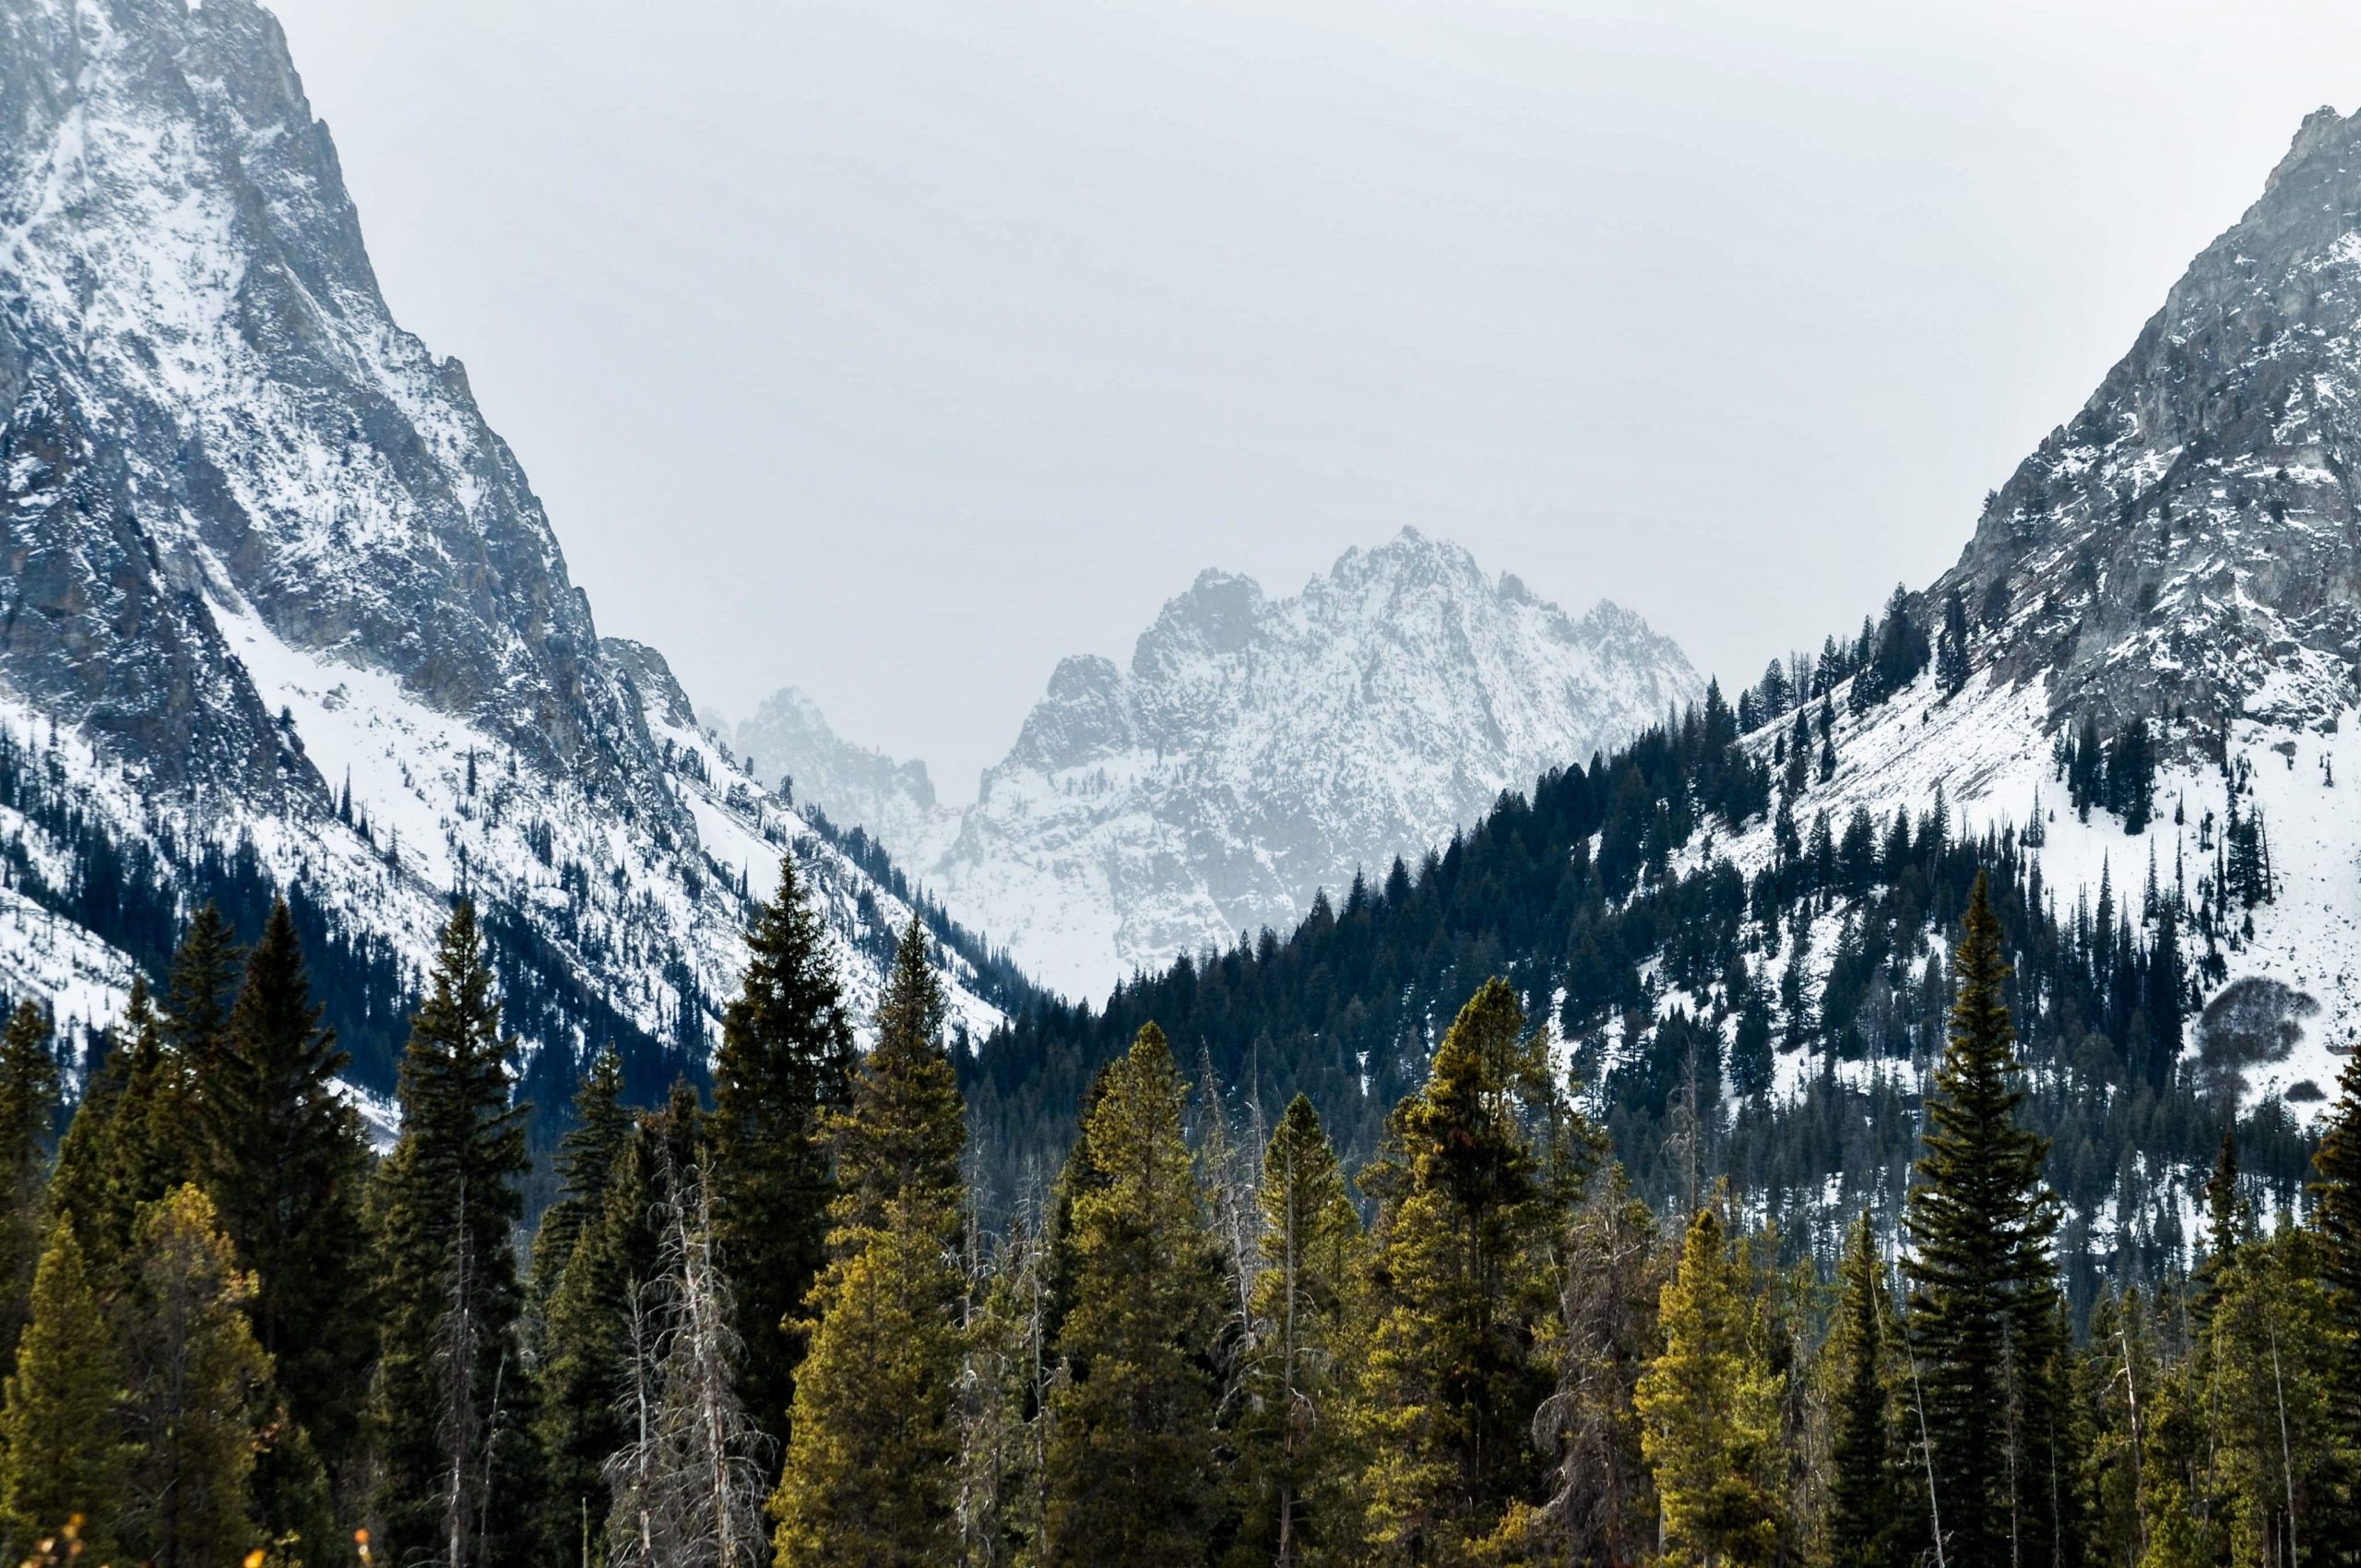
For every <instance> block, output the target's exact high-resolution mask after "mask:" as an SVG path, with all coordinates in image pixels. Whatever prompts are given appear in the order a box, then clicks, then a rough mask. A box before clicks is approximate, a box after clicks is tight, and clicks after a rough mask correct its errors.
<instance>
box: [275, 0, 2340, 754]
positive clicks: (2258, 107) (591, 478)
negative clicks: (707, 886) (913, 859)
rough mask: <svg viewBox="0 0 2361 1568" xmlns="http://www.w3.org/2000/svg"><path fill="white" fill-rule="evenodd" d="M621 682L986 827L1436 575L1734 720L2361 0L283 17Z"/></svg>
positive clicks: (1938, 497)
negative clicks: (814, 723) (1449, 574)
mask: <svg viewBox="0 0 2361 1568" xmlns="http://www.w3.org/2000/svg"><path fill="white" fill-rule="evenodd" d="M277 8H278V10H279V15H280V17H281V18H282V19H283V20H284V22H285V24H286V26H287V30H288V32H289V34H290V37H291V42H292V43H293V47H294V52H295V58H296V62H297V65H298V66H299V67H300V68H301V70H302V72H303V77H304V82H305V86H306V88H307V89H308V90H309V92H310V95H311V99H312V103H313V107H314V112H315V113H319V114H320V115H321V116H322V117H323V118H325V119H326V121H327V122H328V125H330V127H331V128H332V130H333V131H334V134H335V137H336V141H337V146H338V150H339V152H340V154H341V156H342V159H343V162H344V169H345V173H346V177H347V179H348V181H349V182H350V186H351V188H352V192H353V195H354V196H355V199H356V200H357V201H358V202H359V203H360V207H361V212H362V224H363V227H364V230H365V232H366V234H367V237H368V241H369V247H370V251H371V253H372V255H374V258H375V261H376V265H377V269H378V273H379V276H380V278H381V279H382V280H383V282H384V285H385V291H386V297H387V299H388V300H389V302H390V303H391V304H392V306H393V309H394V312H395V314H396V315H397V317H398V318H399V319H400V320H401V321H402V322H403V323H404V324H405V325H406V326H408V327H410V328H411V329H412V330H414V331H416V332H418V333H420V334H421V335H422V336H423V337H424V338H425V339H426V340H427V342H428V343H429V344H430V345H431V346H432V347H433V349H434V350H436V351H437V352H440V353H444V354H452V355H457V357H459V358H460V359H462V360H464V361H465V362H467V365H468V369H469V374H470V377H471V378H472V380H473V383H474V386H475V390H476V394H477V397H478V398H479V399H480V400H481V403H482V406H483V409H484V411H485V413H486V415H487V416H488V417H489V418H490V420H491V421H492V424H493V426H494V427H495V428H496V429H498V430H499V431H501V432H502V433H503V434H504V435H505V436H506V437H507V438H508V440H509V442H510V443H511V444H512V445H514V446H515V448H516V452H517V454H518V456H519V457H521V458H522V460H523V462H524V464H525V467H526V469H527V471H528V473H529V474H530V475H531V476H532V479H533V481H534V483H535V486H536V488H537V489H538V490H539V491H540V494H541V496H542V499H543V500H544V501H545V502H546V503H547V505H548V506H549V510H550V515H551V517H552V521H553V522H554V524H555V526H556V529H557V532H558V535H559V538H560V540H562V542H563V543H564V547H565V550H566V553H567V556H568V558H569V559H570V561H571V562H572V564H573V570H574V576H575V580H576V581H577V582H579V583H581V584H583V585H584V586H585V587H586V588H587V589H588V590H589V592H590V595H591V599H592V602H593V605H594V608H595V610H596V612H597V615H598V618H599V625H600V627H601V629H602V630H604V631H607V632H609V633H620V634H623V635H625V636H636V637H642V638H646V639H647V640H649V641H652V642H654V643H656V644H658V646H659V647H662V648H663V649H664V651H665V652H666V653H667V654H668V655H669V656H670V659H671V660H672V663H673V665H674V668H675V669H676V670H677V671H679V673H680V674H681V676H682V680H683V681H684V682H685V683H687V684H688V686H689V688H690V690H691V692H692V694H693V695H695V696H696V697H697V698H698V700H699V701H701V702H706V703H711V704H714V705H717V706H718V707H722V708H723V709H724V710H725V711H729V712H731V713H733V714H741V715H742V714H743V713H745V712H746V711H748V710H749V709H751V707H753V704H754V703H755V702H756V701H758V700H759V699H760V698H761V697H762V696H763V695H765V694H766V693H767V692H769V691H770V690H772V689H774V688H776V687H777V686H779V685H782V684H788V683H793V684H798V685H801V686H802V687H804V688H805V689H806V690H807V691H809V692H811V693H812V694H813V695H814V696H815V697H816V698H817V699H818V700H819V702H820V703H821V704H822V706H823V707H825V709H826V710H827V712H828V713H829V715H830V717H831V718H832V719H833V720H834V721H835V723H836V728H837V729H838V730H839V731H843V732H844V733H846V734H848V735H849V736H851V737H853V738H855V739H857V740H860V741H863V742H869V743H872V744H876V745H880V746H883V747H884V748H886V749H887V750H889V751H892V752H894V753H896V754H901V755H909V756H920V757H923V758H925V759H927V761H928V762H929V763H930V764H931V766H932V767H933V769H934V772H935V777H936V780H937V783H938V785H939V786H940V787H941V788H942V789H943V792H944V793H945V794H946V795H947V796H949V797H951V798H954V799H965V798H967V796H969V795H970V794H971V793H972V791H973V789H974V779H975V774H976V771H977V769H979V767H981V766H984V765H986V764H988V763H989V762H991V761H993V760H995V759H996V758H997V757H998V756H999V754H1001V753H1002V752H1003V751H1004V750H1005V749H1006V747H1007V745H1008V743H1009V742H1010V741H1011V740H1012V739H1013V738H1014V733H1015V730H1016V727H1017V725H1018V723H1019V722H1020V721H1021V720H1022V718H1023V716H1024V714H1025V711H1026V708H1027V707H1030V706H1031V704H1032V702H1033V701H1034V700H1035V698H1036V697H1037V696H1038V695H1039V693H1040V690H1041V688H1042V684H1043V683H1044V682H1045V680H1046V679H1047V677H1048V675H1049V672H1050V667H1051V666H1052V665H1053V664H1054V663H1055V662H1056V660H1057V659H1059V657H1061V656H1062V655H1064V654H1067V653H1074V652H1098V653H1105V654H1108V655H1110V656H1112V657H1115V658H1116V659H1119V660H1120V659H1125V658H1127V657H1128V655H1129V652H1130V647H1131V643H1132V639H1133V637H1134V636H1136V635H1137V633H1138V632H1139V631H1140V629H1141V628H1142V627H1143V626H1145V624H1146V623H1147V621H1148V620H1149V618H1150V617H1151V616H1153V614H1154V613H1155V612H1156V610H1157V606H1158V605H1160V604H1161V603H1162V602H1163V600H1166V599H1167V598H1169V597H1170V596H1171V595H1172V594H1174V593H1177V592H1179V591H1180V590H1181V588H1184V587H1185V586H1186V585H1187V583H1188V582H1189V580H1190V579H1191V578H1192V576H1194V575H1195V574H1196V572H1197V571H1198V570H1199V569H1200V568H1202V567H1204V566H1208V565H1218V566H1222V567H1226V568H1228V569H1232V570H1237V571H1243V572H1248V573H1251V574H1252V575H1253V576H1256V577H1258V578H1260V579H1261V580H1262V581H1263V583H1264V587H1265V588H1268V589H1270V590H1272V591H1273V592H1274V593H1283V592H1291V591H1293V590H1294V589H1295V588H1299V587H1300V586H1301V584H1302V582H1303V580H1304V579H1305V578H1306V577H1307V576H1310V575H1311V574H1312V573H1314V572H1316V571H1320V570H1323V569H1324V568H1325V567H1326V566H1327V564H1329V563H1330V562H1331V561H1332V560H1333V559H1334V558H1335V556H1336V555H1337V554H1339V553H1340V552H1343V551H1344V550H1345V549H1347V547H1349V546H1352V545H1355V544H1370V543H1375V542H1377V541H1379V540H1382V539H1384V538H1386V537H1387V536H1389V535H1391V534H1392V533H1394V531H1395V530H1397V529H1400V528H1401V527H1402V526H1403V525H1404V524H1406V523H1408V524H1415V525H1417V526H1418V528H1420V529H1424V530H1426V531H1429V532H1431V533H1436V534H1441V535H1443V536H1445V537H1448V538H1452V539H1456V540H1460V541H1461V542H1463V543H1465V544H1466V545H1467V546H1469V547H1470V548H1471V549H1473V550H1474V551H1475V552H1476V553H1477V558H1478V559H1479V560H1480V561H1482V562H1483V563H1484V564H1485V565H1486V566H1487V567H1489V568H1490V569H1492V570H1494V571H1499V570H1503V569H1505V570H1510V571H1513V572H1515V573H1517V574H1518V575H1519V576H1523V577H1524V578H1525V581H1526V582H1527V583H1528V584H1529V585H1530V586H1532V587H1533V588H1535V589H1536V591H1538V592H1541V593H1543V594H1544V595H1546V596H1548V597H1549V598H1552V599H1554V600H1558V601H1559V602H1560V603H1561V604H1563V605H1565V606H1566V607H1567V608H1568V609H1569V610H1574V611H1579V610H1581V609H1582V608H1584V607H1585V606H1587V605H1588V604H1589V603H1590V602H1591V601H1592V600H1595V599H1596V598H1599V597H1601V596H1605V597H1608V598H1612V599H1615V600H1618V601H1619V602H1621V603H1623V604H1626V605H1628V606H1630V607H1631V608H1632V609H1634V610H1637V611H1639V612H1642V613H1643V614H1644V615H1646V616H1647V617H1648V618H1649V619H1650V620H1651V621H1652V622H1654V624H1655V625H1656V627H1657V628H1658V629H1659V630H1661V631H1665V632H1667V633H1670V634H1671V635H1672V636H1676V637H1678V638H1679V640H1680V642H1681V643H1682V644H1683V645H1684V646H1685V647H1687V648H1688V649H1689V651H1690V654H1691V658H1692V659H1695V660H1696V662H1697V663H1698V664H1699V665H1700V666H1701V667H1702V668H1706V669H1710V670H1714V671H1720V672H1721V673H1722V674H1723V675H1724V676H1725V678H1726V679H1727V678H1729V677H1731V676H1733V675H1735V676H1738V678H1739V679H1741V680H1742V679H1743V678H1744V677H1745V676H1746V675H1749V674H1751V673H1754V672H1757V671H1760V670H1761V668H1762V662H1763V660H1764V659H1766V658H1767V657H1769V656H1770V655H1771V654H1772V653H1774V651H1779V650H1783V649H1785V648H1786V647H1790V646H1793V645H1796V644H1801V643H1809V644H1811V645H1813V646H1817V644H1818V643H1819V640H1820V638H1821V636H1822V635H1823V634H1824V633H1826V632H1828V631H1830V630H1833V629H1836V628H1839V627H1843V626H1848V625H1851V624H1857V622H1858V620H1859V618H1860V615H1861V613H1862V612H1863V611H1864V610H1866V609H1869V608H1870V607H1871V606H1873V605H1874V604H1875V602H1876V601H1877V600H1879V599H1880V597H1881V596H1882V594H1883V593H1884V591H1885V590H1886V589H1888V588H1891V587H1892V584H1893V583H1894V582H1895V581H1896V580H1898V579H1899V580H1907V581H1909V582H1911V583H1914V584H1916V583H1919V582H1922V581H1924V580H1925V579H1926V578H1928V577H1929V576H1932V575H1933V574H1934V573H1935V572H1936V571H1938V570H1939V569H1940V568H1941V567H1942V566H1944V565H1945V564H1948V563H1949V562H1950V561H1951V559H1952V557H1953V556H1954V555H1955V554H1956V553H1957V552H1958V550H1959V549H1960V547H1961V545H1962V544H1963V543H1964V540H1965V538H1966V535H1967V531H1968V529H1969V528H1970V527H1971V526H1972V524H1973V521H1974V517H1975V510H1976V507H1977V505H1978V504H1979V502H1980V499H1981V497H1982V496H1983V494H1984V493H1985V492H1986V491H1987V489H1990V488H1992V487H1993V486H1995V485H1997V484H1999V482H2000V481H2002V480H2003V479H2004V478H2005V477H2006V476H2007V474H2008V472H2009V470H2010V469H2011V467H2012V466H2013V465H2014V464H2015V462H2016V461H2017V460H2018V459H2019V458H2020V457H2023V455H2024V454H2025V453H2026V452H2027V451H2028V450H2030V448H2031V447H2032V445H2034V444H2035V442H2036V441H2038V440H2039V439H2040V437H2041V436H2042V435H2043V434H2045V433H2046V432H2047V431H2048V430H2049V429H2050V428H2051V427H2052V426H2054V425H2056V424H2058V422H2061V421H2062V420H2064V419H2065V418H2066V417H2068V416H2069V415H2070V414H2071V413H2072V411H2073V410H2075V409H2076V408H2077V407H2078V406H2079V405H2080V404H2081V402H2082V399H2083V398H2085V397H2086V396H2087V395H2088V393H2089V392H2090V390H2091V389H2092V388H2093V387H2094V386H2095V385H2096V383H2097V381H2098V379H2099V377H2100V375H2101V374H2103V373H2104V372H2105V371H2106V367H2107V366H2108V364H2109V363H2111V362H2113V361H2114V360H2115V359H2116V358H2117V357H2118V355H2119V354H2120V353H2121V352H2122V351H2123V350H2125V349H2126V348H2128V347H2129V346H2130V341H2131V339H2132V336H2133V335H2134V333H2135V332H2136V331H2137V330H2138V328H2139V326H2140V323H2141V322H2142V320H2143V319H2144V318H2145V317H2146V316H2147V315H2149V314H2150V313H2151V312H2152V311H2153V309H2154V308H2155V306H2156V305H2157V304H2158V303H2160V301H2161V299H2162V296H2163V293H2164V291H2165V288H2166V287H2167V286H2168V285H2169V284H2170V283H2171V282H2172V280H2173V279H2174V278H2175V277H2176V276H2177V275H2178V273H2179V272H2180V270H2181V268H2182V267H2183V265H2184V264H2185V263H2186V262H2187V260H2188V259H2189V256H2190V255H2193V254H2194V253H2195V252H2196V251H2197V250H2198V249H2199V248H2200V247H2201V246H2202V245H2203V244H2205V242H2206V241H2208V240H2209V239H2210V238H2212V237H2213V235H2214V234H2216V233H2217V232H2220V231H2221V230H2222V229H2224V228H2225V227H2227V226H2228V225H2229V224H2230V223H2231V222H2232V221H2233V220H2235V219H2236V217H2237V215H2238V213H2239V212H2240V211H2241V210H2242V209H2243V208H2245V207H2246V206H2247V204H2248V202H2249V201H2251V200H2252V199H2253V197H2254V196H2255V195H2256V194H2257V193H2258V192H2259V191H2260V187H2261V184H2262V180H2263V177H2264V175H2265V174H2266V173H2267V172H2269V170H2270V168H2271V167H2272V164H2273V163H2274V162H2275V161H2276V160H2277V159H2278V157H2279V156H2280V154H2281V153H2282V152H2283V151H2284V148H2285V147H2286V144H2287V141H2288V139H2289V137H2291V136H2292V135H2293V134H2294V132H2295V129H2296V123H2297V121H2298V120H2299V119H2300V118H2301V117H2302V115H2303V114H2304V113H2307V112H2308V111H2309V110H2311V109H2313V108H2316V107H2318V106H2319V105H2320V104H2322V103H2324V102H2326V103H2335V104H2337V105H2339V106H2340V107H2341V108H2343V109H2346V110H2350V109H2351V108H2353V107H2354V106H2355V102H2356V101H2361V6H2355V5H2353V4H2351V0H2335V3H2327V0H2323V3H2319V4H2313V3H2309V0H2260V3H2258V0H2214V3H2210V4H2195V3H2191V0H2105V3H2101V0H2039V3H2034V0H2025V3H2014V0H2010V3H1993V0H1983V3H1979V4H1972V5H1962V4H1960V3H1958V0H1945V3H1940V4H1918V3H1914V0H1862V3H1853V0H1842V3H1840V0H1779V3H1777V4H1773V3H1770V0H1745V3H1740V0H1629V3H1621V0H1617V3H1596V0H1536V3H1526V4H1517V3H1511V0H1422V3H1418V4H1404V3H1395V0H1262V3H1260V4H1249V3H1246V0H1236V3H1228V4H1199V3H1195V0H1155V3H1138V4H1134V3H1128V0H1126V3H1100V4H1082V3H1078V0H671V3H670V4H663V5H658V4H650V3H649V0H568V3H567V4H565V5H564V6H551V5H550V4H548V0H374V3H367V4H363V3H359V0H277Z"/></svg>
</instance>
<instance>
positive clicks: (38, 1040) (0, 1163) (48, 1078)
mask: <svg viewBox="0 0 2361 1568" xmlns="http://www.w3.org/2000/svg"><path fill="white" fill-rule="evenodd" d="M57 1096H58V1073H57V1058H56V1057H55V1056H54V1055H53V1054H52V1053H51V1050H50V1029H49V1014H48V1013H47V1012H46V1011H44V1010H43V1009H42V1007H41V1006H40V1004H37V1003H32V1002H23V1003H19V1004H18V1005H17V1010H16V1011H15V1012H14V1013H12V1014H10V1015H9V1017H8V1027H7V1028H6V1031H5V1032H0V1364H5V1362H6V1358H7V1356H8V1355H9V1353H10V1352H11V1351H13V1350H14V1348H15V1347H16V1343H17V1336H18V1335H19V1334H21V1333H22V1332H23V1331H24V1326H25V1319H26V1316H27V1314H28V1313H29V1312H30V1301H31V1296H32V1289H33V1276H34V1273H35V1271H36V1269H37V1268H38V1266H39V1265H40V1263H41V1260H42V1254H43V1253H44V1252H45V1251H46V1250H47V1249H46V1247H45V1246H44V1244H43V1235H44V1231H45V1229H46V1221H45V1219H44V1218H43V1209H44V1207H45V1202H44V1188H43V1183H44V1182H46V1180H47V1178H48V1175H49V1154H50V1150H49V1144H50V1134H51V1132H52V1130H53V1128H54V1126H55V1124H56V1121H57Z"/></svg>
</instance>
